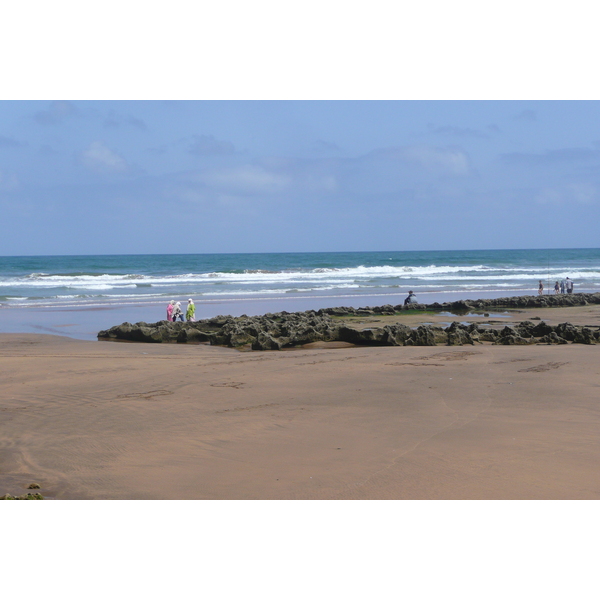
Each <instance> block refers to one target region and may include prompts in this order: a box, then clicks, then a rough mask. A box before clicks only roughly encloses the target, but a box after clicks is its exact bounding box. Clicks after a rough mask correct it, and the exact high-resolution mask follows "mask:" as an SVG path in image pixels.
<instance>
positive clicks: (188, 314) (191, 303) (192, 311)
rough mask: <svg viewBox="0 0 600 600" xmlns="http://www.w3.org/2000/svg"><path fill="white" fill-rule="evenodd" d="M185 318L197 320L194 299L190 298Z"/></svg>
mask: <svg viewBox="0 0 600 600" xmlns="http://www.w3.org/2000/svg"><path fill="white" fill-rule="evenodd" d="M185 320H186V321H195V320H196V307H195V306H194V301H193V300H192V299H191V298H190V299H189V300H188V305H187V310H186V311H185Z"/></svg>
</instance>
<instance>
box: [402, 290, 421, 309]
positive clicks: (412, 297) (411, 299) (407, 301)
mask: <svg viewBox="0 0 600 600" xmlns="http://www.w3.org/2000/svg"><path fill="white" fill-rule="evenodd" d="M417 303H418V300H417V297H416V296H415V295H414V294H413V291H412V290H410V291H409V292H408V296H407V297H406V299H405V300H404V306H406V305H407V304H417Z"/></svg>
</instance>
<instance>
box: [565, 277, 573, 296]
mask: <svg viewBox="0 0 600 600" xmlns="http://www.w3.org/2000/svg"><path fill="white" fill-rule="evenodd" d="M566 283H567V294H572V293H573V280H572V279H569V278H568V277H567V282H566Z"/></svg>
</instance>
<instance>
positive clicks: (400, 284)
mask: <svg viewBox="0 0 600 600" xmlns="http://www.w3.org/2000/svg"><path fill="white" fill-rule="evenodd" d="M567 276H568V277H570V278H571V279H572V280H573V281H574V283H575V291H576V292H580V291H586V292H597V291H600V249H553V250H468V251H467V250H463V251H457V250H454V251H423V252H417V251H413V252H399V251H396V252H309V253H271V254H185V255H175V254H169V255H165V254H162V255H106V256H24V257H18V256H16V257H0V309H2V310H1V312H2V315H3V316H4V317H5V318H4V319H0V331H6V330H7V328H6V327H5V326H4V327H3V323H5V322H6V321H7V319H6V316H7V315H11V314H12V315H16V312H13V310H14V309H20V310H19V311H18V312H19V313H22V312H23V310H25V313H24V314H27V315H29V316H30V317H31V316H32V315H33V314H35V313H40V312H45V314H48V311H52V310H54V311H61V312H63V313H64V312H65V311H69V312H70V313H71V315H74V314H75V312H80V311H82V310H83V311H85V310H87V311H90V310H96V311H98V310H108V309H117V308H120V309H125V308H127V307H130V310H129V312H128V313H127V315H128V317H129V318H131V319H132V320H134V321H139V320H145V321H149V322H153V321H157V320H160V319H163V318H165V316H164V315H163V313H164V310H163V307H164V306H166V304H167V303H168V301H169V300H172V299H174V300H178V301H181V302H182V305H183V306H184V308H185V301H187V299H188V298H193V300H194V302H195V304H196V307H197V316H198V317H199V318H205V317H209V316H214V315H215V314H242V313H246V314H260V313H261V312H267V311H271V312H273V311H278V310H288V311H290V312H291V311H293V310H306V309H308V308H320V307H326V306H355V307H358V306H366V305H373V304H398V303H401V302H402V301H403V299H404V297H405V296H406V294H407V292H408V291H409V290H412V291H413V292H414V293H415V294H416V295H417V298H418V300H419V301H421V302H426V303H431V302H436V301H439V302H443V301H446V300H455V299H467V298H470V299H477V298H490V297H499V296H514V295H526V294H537V291H538V282H539V281H540V280H542V282H543V284H544V287H545V293H548V292H550V293H553V291H554V290H553V288H554V283H555V281H561V280H562V279H564V278H566V277H567ZM159 307H160V308H159ZM11 309H13V310H11ZM63 316H64V315H63ZM115 318H116V315H115ZM15 319H16V317H15ZM18 320H19V319H16V321H18ZM62 320H64V318H63V319H62ZM71 320H73V318H71ZM88 320H89V319H88ZM8 321H9V322H10V321H11V319H10V318H9V319H8ZM21 321H22V319H21ZM117 322H121V321H118V320H117ZM117 322H112V321H111V322H109V323H102V325H114V324H117ZM99 324H100V323H99ZM8 329H9V330H14V327H13V328H10V327H9V328H8ZM92 329H93V325H92ZM27 330H29V329H27Z"/></svg>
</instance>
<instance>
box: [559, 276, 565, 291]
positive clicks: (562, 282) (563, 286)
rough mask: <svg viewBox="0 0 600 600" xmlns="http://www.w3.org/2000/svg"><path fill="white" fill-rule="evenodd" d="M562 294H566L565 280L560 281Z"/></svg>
mask: <svg viewBox="0 0 600 600" xmlns="http://www.w3.org/2000/svg"><path fill="white" fill-rule="evenodd" d="M560 293H561V294H564V293H565V280H564V279H561V280H560Z"/></svg>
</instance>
